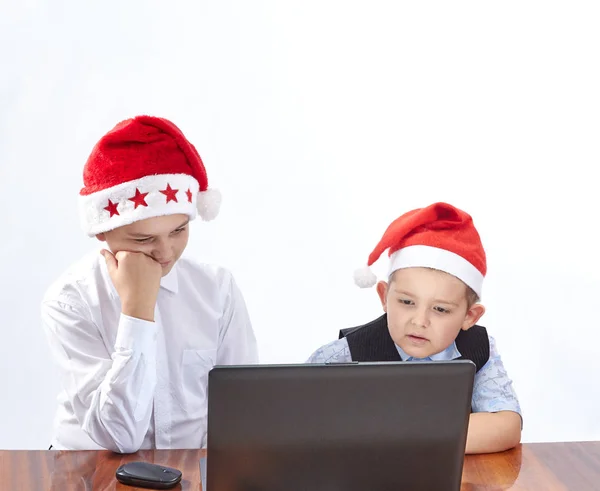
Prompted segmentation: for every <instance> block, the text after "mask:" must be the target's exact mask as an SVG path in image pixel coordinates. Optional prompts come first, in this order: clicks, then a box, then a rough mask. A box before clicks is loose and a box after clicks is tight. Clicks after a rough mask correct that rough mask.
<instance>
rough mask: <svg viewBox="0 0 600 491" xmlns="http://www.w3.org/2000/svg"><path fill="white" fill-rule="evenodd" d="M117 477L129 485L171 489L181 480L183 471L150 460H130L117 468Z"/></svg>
mask: <svg viewBox="0 0 600 491" xmlns="http://www.w3.org/2000/svg"><path fill="white" fill-rule="evenodd" d="M116 477H117V480H118V481H119V482H120V483H123V484H127V485H129V486H137V487H140V488H151V489H170V488H172V487H173V486H176V485H177V484H178V483H179V481H181V471H178V470H177V469H173V468H172V467H165V466H164V465H158V464H150V463H148V462H129V463H127V464H123V465H122V466H121V467H119V468H118V469H117V473H116Z"/></svg>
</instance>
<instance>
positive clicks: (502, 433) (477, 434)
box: [465, 411, 521, 454]
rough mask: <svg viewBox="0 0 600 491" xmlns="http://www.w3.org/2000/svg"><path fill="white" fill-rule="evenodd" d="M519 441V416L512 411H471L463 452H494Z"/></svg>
mask: <svg viewBox="0 0 600 491" xmlns="http://www.w3.org/2000/svg"><path fill="white" fill-rule="evenodd" d="M520 441H521V416H519V414H518V413H515V412H513V411H500V412H497V413H472V414H471V417H470V418H469V432H468V434H467V448H466V450H465V453H467V454H478V453H494V452H502V451H504V450H508V449H510V448H513V447H516V446H517V445H518V444H519V442H520Z"/></svg>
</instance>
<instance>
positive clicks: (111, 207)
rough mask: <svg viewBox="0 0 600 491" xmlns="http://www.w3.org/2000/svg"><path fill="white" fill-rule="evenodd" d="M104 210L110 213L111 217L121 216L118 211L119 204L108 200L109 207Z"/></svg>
mask: <svg viewBox="0 0 600 491" xmlns="http://www.w3.org/2000/svg"><path fill="white" fill-rule="evenodd" d="M104 209H105V210H106V211H108V212H109V213H110V216H111V217H112V216H114V215H118V214H119V211H118V210H117V203H113V202H112V201H111V200H108V206H107V207H105V208H104Z"/></svg>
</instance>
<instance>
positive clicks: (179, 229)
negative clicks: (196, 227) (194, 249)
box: [96, 214, 190, 276]
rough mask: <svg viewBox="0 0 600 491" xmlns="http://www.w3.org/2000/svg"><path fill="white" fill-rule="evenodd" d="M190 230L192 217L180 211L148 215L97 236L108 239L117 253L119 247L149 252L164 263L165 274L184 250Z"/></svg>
mask: <svg viewBox="0 0 600 491" xmlns="http://www.w3.org/2000/svg"><path fill="white" fill-rule="evenodd" d="M189 233H190V232H189V217H188V216H187V215H183V214H178V215H165V216H160V217H153V218H146V219H145V220H140V221H139V222H134V223H132V224H130V225H125V226H123V227H119V228H116V229H115V230H111V231H109V232H105V233H103V234H99V235H97V236H96V237H97V238H98V240H101V241H106V243H107V244H108V247H109V249H110V250H111V252H112V253H113V254H116V253H117V252H119V251H129V252H142V253H144V254H146V255H147V256H149V257H151V258H152V259H154V260H155V261H156V262H158V263H160V265H161V266H162V272H163V276H165V275H167V274H168V273H169V271H171V269H172V268H173V266H174V265H175V262H176V261H177V260H178V259H179V258H180V257H181V254H183V251H184V250H185V247H186V246H187V243H188V238H189Z"/></svg>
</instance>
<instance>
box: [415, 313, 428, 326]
mask: <svg viewBox="0 0 600 491" xmlns="http://www.w3.org/2000/svg"><path fill="white" fill-rule="evenodd" d="M413 324H414V325H415V326H419V327H429V312H428V310H427V309H418V310H417V311H416V312H415V315H414V317H413Z"/></svg>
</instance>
